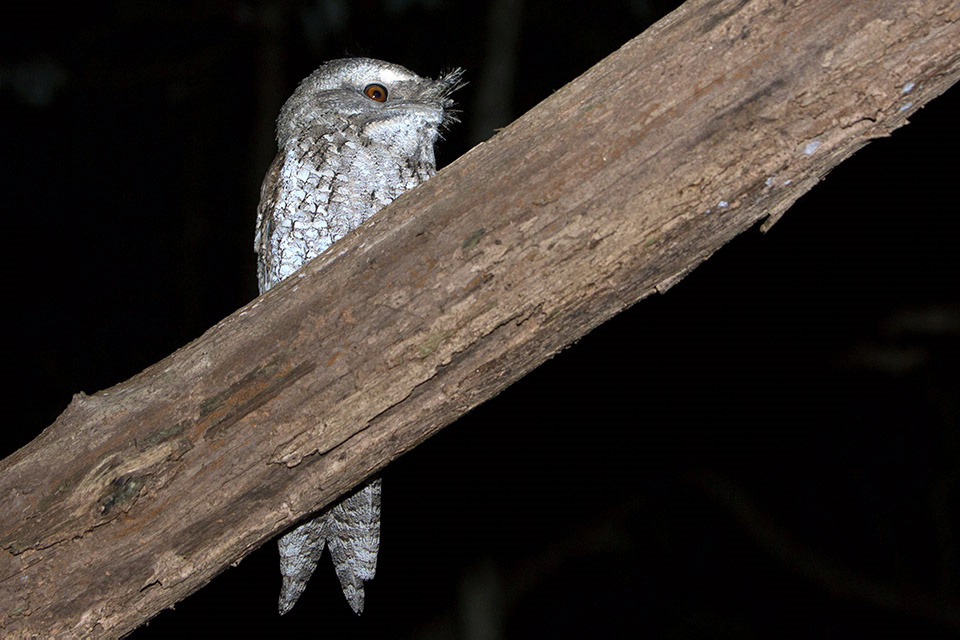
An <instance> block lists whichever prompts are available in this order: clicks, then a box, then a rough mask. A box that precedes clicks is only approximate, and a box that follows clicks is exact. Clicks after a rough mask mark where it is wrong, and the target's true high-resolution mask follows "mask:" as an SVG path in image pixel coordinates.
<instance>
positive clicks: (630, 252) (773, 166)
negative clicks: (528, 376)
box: [0, 0, 960, 637]
mask: <svg viewBox="0 0 960 640" xmlns="http://www.w3.org/2000/svg"><path fill="white" fill-rule="evenodd" d="M788 5H789V6H788ZM958 20H960V7H958V4H957V2H956V1H955V0H876V1H873V2H847V1H841V0H809V1H807V2H801V3H784V2H782V1H774V0H755V1H754V2H742V1H733V0H719V1H718V0H693V1H691V2H688V3H687V4H685V5H684V6H683V7H681V8H680V9H678V10H677V11H675V12H674V13H672V14H670V15H669V16H667V17H666V18H664V19H663V20H661V21H660V22H659V23H657V24H656V25H654V26H653V27H652V28H651V29H649V30H648V31H647V32H645V33H644V34H642V35H641V36H639V37H637V38H635V39H634V40H632V41H630V42H629V43H627V44H626V45H625V46H624V47H622V48H621V49H620V50H619V51H617V52H616V53H614V54H613V55H611V56H609V57H608V58H606V59H605V60H603V61H602V62H600V63H599V64H597V65H596V66H595V67H593V68H592V69H590V70H589V71H588V72H587V73H585V74H584V75H582V76H581V77H579V78H577V79H576V80H575V81H573V82H572V83H570V84H569V85H567V86H566V87H564V88H563V89H562V90H560V91H558V92H557V93H556V94H555V95H553V96H551V97H550V98H549V99H548V100H546V101H544V102H543V103H541V104H540V105H538V106H537V107H536V108H534V109H533V110H531V111H530V112H529V113H527V114H526V115H525V116H523V117H522V118H521V119H519V120H518V121H516V122H515V123H513V124H512V125H511V126H510V127H508V128H507V129H505V130H504V131H503V132H502V133H501V134H500V135H498V136H497V137H496V138H495V139H494V140H493V141H491V142H489V143H486V144H483V145H480V146H478V147H477V148H475V149H473V150H472V151H471V152H470V153H468V154H467V155H466V156H464V157H463V158H461V159H460V160H458V161H457V162H455V163H454V164H453V165H451V166H450V167H448V168H446V169H445V170H444V171H442V172H441V173H440V174H438V175H437V176H436V177H435V178H433V179H431V180H430V181H428V182H427V183H426V184H424V185H423V186H421V187H419V188H417V189H415V190H414V191H411V192H409V193H408V194H405V195H404V196H403V197H401V198H400V199H399V200H397V202H396V203H394V204H393V205H391V206H389V207H388V208H387V209H385V210H384V211H382V212H381V213H379V214H378V215H377V216H375V217H374V218H373V219H372V220H371V221H369V222H368V223H367V224H365V225H364V226H363V227H362V228H361V229H359V230H358V232H357V233H355V234H352V235H351V236H350V237H348V238H345V239H343V240H341V241H340V242H338V243H337V244H336V245H335V246H334V247H333V249H332V251H329V252H327V253H326V254H324V255H323V256H321V257H319V258H318V259H316V260H314V261H313V262H311V263H310V264H309V265H307V266H306V267H305V268H304V269H303V270H302V271H301V272H299V273H298V274H297V275H296V276H294V277H291V278H290V279H288V280H287V281H285V282H284V283H283V284H281V285H279V286H277V287H276V288H274V289H272V290H271V291H270V292H269V293H267V294H266V295H264V296H262V297H260V298H258V299H257V300H255V301H253V302H252V303H250V304H249V305H247V306H246V307H244V308H243V309H241V310H239V311H238V312H236V313H234V314H233V315H231V316H230V317H228V318H227V319H225V320H224V321H223V322H221V323H220V324H219V325H217V326H215V327H213V328H211V329H210V330H209V331H207V332H206V333H205V334H204V335H203V336H202V337H201V338H199V339H198V340H196V341H194V342H192V343H191V344H189V345H187V346H186V347H184V348H182V349H180V350H179V351H177V352H176V353H174V354H172V355H171V356H169V357H168V358H166V359H164V360H163V361H161V362H159V363H157V364H155V365H154V366H152V367H150V368H148V369H147V370H145V371H143V372H142V373H140V374H139V375H137V376H135V377H134V378H131V379H130V380H128V381H126V382H123V383H121V384H119V385H117V386H115V387H113V388H111V389H108V390H106V391H102V392H100V393H97V394H96V395H93V396H85V395H83V394H78V395H77V396H76V397H75V398H74V400H73V402H71V404H70V406H69V407H68V408H67V410H66V411H64V413H63V414H62V415H61V416H60V417H59V418H58V419H57V421H56V422H55V423H54V424H53V425H52V426H50V427H49V428H47V429H46V430H45V431H44V432H43V433H42V434H41V435H40V436H38V437H37V438H36V439H35V440H34V441H33V442H31V443H30V444H28V445H27V446H25V447H24V448H22V449H20V450H19V451H17V452H16V453H14V454H13V455H11V456H10V457H8V458H6V459H5V460H3V462H2V463H0V523H2V525H0V546H2V548H3V550H2V552H0V611H2V617H0V631H2V635H3V636H4V637H25V636H31V635H34V634H36V635H40V636H44V637H46V636H55V637H71V636H85V635H93V634H100V635H106V636H117V635H121V634H123V633H126V632H129V631H130V630H132V629H133V628H135V627H136V626H137V625H139V624H141V623H142V622H144V621H145V620H147V619H149V618H150V617H151V616H153V615H155V614H156V613H158V612H159V611H161V610H162V609H163V608H166V607H169V606H171V605H172V604H173V603H175V602H176V601H178V600H180V599H182V598H184V597H185V596H187V595H188V594H190V593H191V592H193V591H195V590H196V589H198V588H200V587H201V586H203V585H204V584H205V583H206V582H208V581H209V580H210V579H211V578H212V577H213V576H214V575H215V574H216V573H218V572H219V571H222V570H223V569H225V568H226V567H227V566H228V565H229V564H230V563H233V562H236V561H238V560H239V559H240V558H242V557H243V556H244V555H246V554H247V553H248V552H250V551H251V550H252V549H254V548H256V547H257V546H259V545H260V544H262V543H263V542H264V541H265V540H268V539H270V538H271V537H273V536H275V535H276V534H277V533H278V532H279V531H281V530H282V529H285V528H287V527H289V526H290V525H292V524H293V523H294V522H296V521H297V520H298V519H301V518H302V517H303V516H305V515H307V514H308V513H310V512H313V511H315V510H316V509H317V508H318V507H320V506H322V505H326V504H328V503H330V502H331V501H333V500H334V499H336V498H337V497H338V496H339V495H340V494H342V493H343V492H345V491H347V490H348V489H349V488H351V487H352V486H354V485H355V484H357V483H359V482H360V481H362V480H363V479H364V478H366V477H367V476H369V475H370V474H372V473H374V472H376V471H377V470H378V469H380V468H382V467H383V466H384V465H386V464H387V463H388V462H389V461H390V460H392V459H394V458H396V457H397V456H399V455H401V454H402V453H403V452H405V451H407V450H409V449H410V448H412V447H414V446H416V445H417V444H418V443H419V442H421V441H422V440H423V439H425V438H426V437H428V436H429V435H431V434H433V433H435V432H436V431H437V430H439V429H440V428H441V427H443V426H445V425H447V424H449V423H450V422H452V421H453V420H455V419H456V418H457V417H459V416H460V415H462V414H463V413H465V412H466V411H469V410H470V409H471V408H472V407H475V406H476V405H478V404H479V403H481V402H483V401H485V400H487V399H489V398H491V397H492V396H494V395H496V394H497V393H498V392H500V391H501V390H503V389H504V388H505V387H506V386H508V385H509V384H511V383H512V382H514V381H515V380H517V379H518V378H520V377H521V376H523V375H524V374H525V373H527V372H529V371H530V370H531V369H533V368H534V367H536V366H537V365H539V364H541V363H542V362H544V361H545V360H546V359H548V358H550V357H551V356H552V355H553V354H555V353H556V352H557V351H559V350H560V349H562V348H564V347H565V346H566V345H569V344H571V343H572V342H574V341H575V340H577V339H578V338H579V337H580V336H582V335H584V334H585V333H587V332H588V331H590V330H591V329H592V328H594V327H596V326H597V325H599V324H600V323H602V322H604V321H605V320H607V319H608V318H610V317H611V316H613V315H614V314H616V313H617V312H619V311H621V310H623V309H625V308H626V307H628V306H630V305H632V304H634V303H635V302H637V301H639V300H641V299H643V298H644V297H646V296H648V295H650V294H652V293H654V292H657V291H660V292H662V291H664V290H665V289H667V288H668V287H669V286H671V285H672V284H673V283H675V282H676V281H677V280H679V279H680V278H681V277H683V275H685V274H686V273H688V272H689V271H690V270H691V269H693V268H694V267H695V266H696V265H697V264H699V263H700V262H701V261H702V260H704V259H705V258H706V257H708V256H709V255H710V254H711V253H713V252H714V251H716V250H717V249H718V248H719V247H720V246H722V245H723V244H724V243H725V242H727V241H728V240H730V239H731V238H732V237H734V236H735V235H737V234H738V233H740V232H742V231H744V230H745V229H747V228H749V227H750V226H751V225H753V224H754V223H755V222H756V221H758V220H761V219H763V218H767V225H769V224H771V222H772V221H774V220H776V219H777V218H778V217H779V216H780V215H782V214H783V212H784V211H785V210H786V209H787V208H788V207H789V206H790V205H791V204H792V203H793V202H794V201H795V200H796V199H797V198H798V197H800V195H802V194H803V193H804V192H805V191H807V190H808V189H810V188H811V187H812V186H813V185H814V184H816V182H817V181H818V180H820V179H821V178H822V177H823V176H824V175H825V174H826V173H827V172H828V171H829V170H830V169H832V168H833V167H834V166H836V165H837V164H838V163H840V162H841V161H842V160H844V159H845V158H847V157H849V156H850V155H851V154H852V153H853V152H854V151H856V150H857V149H859V148H860V147H862V146H863V145H864V144H866V143H867V142H868V141H869V140H870V139H872V138H876V137H880V136H886V135H888V134H889V132H890V131H892V130H893V129H895V128H897V127H899V126H902V125H903V124H905V123H906V122H907V117H908V116H909V115H910V114H912V113H913V112H914V111H916V110H917V109H918V108H919V107H920V106H922V105H923V104H924V103H926V102H927V101H929V100H931V99H932V98H934V97H936V96H937V95H939V94H940V93H941V92H943V91H944V90H945V89H946V88H947V87H949V86H950V85H951V84H952V83H954V82H955V81H956V80H957V78H958V75H960V25H958Z"/></svg>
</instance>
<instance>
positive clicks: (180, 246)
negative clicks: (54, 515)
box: [0, 0, 960, 638]
mask: <svg viewBox="0 0 960 640" xmlns="http://www.w3.org/2000/svg"><path fill="white" fill-rule="evenodd" d="M90 4H91V3H83V4H82V5H81V3H77V7H81V6H82V8H74V9H69V10H53V9H51V8H49V5H43V6H44V7H47V8H46V9H44V10H18V9H17V8H15V7H14V6H12V5H8V6H7V8H5V9H3V10H2V13H0V18H2V20H0V110H2V114H3V118H2V121H0V145H2V150H3V152H2V162H3V166H2V168H3V172H2V174H0V176H2V177H0V180H2V185H3V194H4V198H3V200H2V207H3V214H4V222H5V227H6V233H7V237H8V239H7V241H6V243H5V247H4V257H5V262H6V269H5V277H4V280H3V282H4V287H3V289H4V299H5V308H6V310H7V311H6V313H5V315H6V316H7V317H8V319H9V320H10V322H9V324H8V329H7V331H6V332H5V336H6V338H5V344H6V349H7V352H8V354H9V355H8V358H7V362H8V367H7V376H6V377H7V380H6V382H5V383H4V388H5V390H6V393H7V401H6V403H5V406H6V407H7V409H6V411H7V416H6V420H5V422H6V424H7V425H8V427H7V429H5V430H4V438H3V446H2V449H0V455H7V454H9V453H10V452H12V451H14V450H15V449H16V448H18V447H20V446H22V445H23V444H25V443H26V442H28V441H29V440H30V439H32V438H33V437H35V436H36V435H37V434H38V433H39V432H40V431H41V430H42V429H43V428H44V427H45V426H47V425H48V424H50V423H51V422H52V421H53V420H54V419H55V417H56V416H57V415H58V414H59V413H60V412H61V411H62V410H63V409H64V408H65V407H66V405H67V403H68V401H69V399H70V396H71V395H72V394H73V393H75V392H77V391H81V390H82V391H85V392H87V393H93V392H95V391H97V390H100V389H103V388H106V387H109V386H111V385H114V384H116V383H118V382H121V381H122V380H124V379H126V378H128V377H129V376H131V375H133V374H135V373H137V372H138V371H140V370H141V369H143V368H144V367H146V366H147V365H149V364H151V363H153V362H155V361H157V360H159V359H160V358H162V357H164V356H166V355H167V354H169V353H170V352H171V351H173V350H174V349H176V348H178V347H180V346H182V345H184V344H186V343H187V342H189V341H190V340H192V339H194V338H196V337H197V336H199V335H200V334H201V333H202V332H203V331H204V330H205V329H207V328H208V327H210V326H211V325H213V324H215V323H216V322H218V321H219V320H220V319H222V318H223V317H224V316H226V315H228V314H229V313H231V312H232V311H234V310H235V309H237V308H238V307H240V306H242V305H243V304H245V303H246V302H248V301H249V300H251V299H252V298H253V297H254V296H255V295H256V284H255V275H254V271H255V268H254V254H253V251H252V246H253V224H254V217H255V213H254V212H255V208H256V203H257V199H258V189H259V182H260V179H261V177H262V175H263V173H264V171H265V169H266V167H267V165H268V164H269V162H270V159H271V157H272V154H273V152H274V142H273V139H272V130H271V129H272V124H273V119H274V118H275V116H276V113H277V112H278V110H279V107H280V104H281V103H282V101H283V100H284V99H285V98H286V96H287V95H289V93H290V92H291V91H292V89H293V87H294V86H295V85H296V83H297V82H298V81H299V80H300V79H301V78H302V77H304V76H306V75H307V74H308V73H309V72H310V71H312V70H313V68H315V67H316V66H317V65H318V64H319V63H320V62H322V61H324V60H326V59H330V58H335V57H342V56H344V55H369V56H373V57H378V58H383V59H386V60H390V61H392V62H397V63H400V64H403V65H405V66H408V67H410V68H411V69H413V70H415V71H417V72H419V73H421V74H425V75H436V74H437V73H438V72H440V71H441V70H443V69H446V68H450V67H454V66H460V67H464V68H465V69H466V70H467V79H468V80H469V81H470V82H471V84H470V85H469V86H467V87H466V88H465V89H463V90H462V91H461V92H459V93H458V95H457V97H458V98H459V101H460V103H461V104H460V106H461V108H462V110H463V112H462V114H461V120H462V123H461V124H460V125H457V126H456V127H454V128H453V129H452V130H451V131H450V132H449V133H448V135H447V140H446V141H445V142H443V143H442V145H441V147H440V150H439V160H440V164H446V163H448V162H450V161H451V160H452V159H454V158H456V157H457V156H459V155H461V154H462V153H464V152H465V151H466V150H467V149H469V148H470V146H472V145H473V144H476V143H477V142H479V141H481V140H484V139H486V138H488V137H489V136H490V135H492V133H493V129H494V128H495V127H500V126H503V125H505V124H507V123H508V122H510V121H511V120H513V119H514V118H516V117H517V116H519V115H520V114H522V113H523V112H524V111H526V110H527V109H529V108H530V107H532V106H533V105H535V104H536V103H537V102H538V101H540V100H542V99H543V98H545V97H547V96H549V95H550V94H551V93H552V92H553V91H555V90H557V89H559V88H560V87H561V86H562V85H563V84H564V83H566V82H568V81H569V80H571V79H573V78H574V77H576V76H577V75H578V74H580V73H581V72H583V71H584V70H586V69H587V68H588V67H589V66H590V65H592V64H594V63H595V62H597V61H599V60H600V59H601V58H602V57H603V56H605V55H606V54H608V53H610V52H612V51H613V50H615V49H616V48H617V47H619V46H620V45H621V44H623V43H624V42H625V41H626V40H628V39H629V38H630V37H632V36H634V35H636V34H638V33H640V32H641V31H642V30H643V29H644V28H646V26H648V25H649V24H650V23H652V22H653V21H655V20H656V19H658V18H660V17H661V16H662V15H664V14H665V13H666V12H667V11H669V10H670V9H672V8H673V7H674V6H675V5H676V4H678V3H676V2H644V1H642V0H633V1H627V0H621V1H612V0H611V1H605V2H603V3H596V2H582V3H577V2H559V3H558V2H547V1H546V0H527V2H524V3H520V2H514V3H510V2H452V1H443V0H419V1H416V0H378V1H374V0H367V1H355V2H348V1H347V0H340V1H328V2H322V1H314V2H306V1H303V2H294V1H291V2H270V3H250V2H247V3H244V2H227V1H220V2H218V1H216V0H204V1H196V2H191V3H183V4H182V5H181V4H174V3H169V4H168V3H134V2H131V3H110V2H103V3H93V5H92V7H91V6H87V5H90ZM598 7H602V9H598ZM494 16H499V17H496V18H495V17H494ZM958 98H960V95H958V93H957V89H956V88H954V89H952V90H951V91H950V92H948V93H947V94H946V95H944V96H943V97H941V98H939V99H937V100H935V101H934V102H933V103H931V104H930V106H928V107H927V108H925V109H924V110H922V111H920V112H918V113H917V114H916V115H915V116H914V117H913V118H912V120H913V123H912V124H910V125H909V126H907V127H905V128H902V129H900V130H898V131H897V132H895V133H894V135H893V136H892V137H891V138H889V139H884V140H879V141H875V142H873V143H871V144H870V145H869V146H868V147H867V148H866V149H864V150H862V151H860V152H859V153H857V154H856V155H855V156H854V157H853V158H852V159H851V160H849V161H848V162H846V163H844V164H843V165H841V166H840V167H839V168H838V169H836V170H835V171H834V172H832V173H831V174H830V175H829V177H828V178H827V179H826V180H825V181H824V182H823V183H822V184H820V185H819V186H818V187H817V188H815V189H814V190H813V191H812V192H811V193H809V194H808V195H806V196H804V197H803V198H802V199H801V200H800V201H799V202H798V204H797V205H796V206H795V207H794V208H793V209H791V211H790V212H788V213H787V215H786V216H785V217H784V218H783V219H782V220H781V221H780V222H779V223H778V224H777V225H776V226H775V227H774V228H773V229H772V231H770V232H769V233H768V234H766V235H763V234H761V233H760V232H759V231H758V230H752V231H750V232H748V233H746V234H744V235H743V236H741V237H740V238H738V239H737V240H735V241H733V242H731V243H730V244H729V245H728V246H727V247H725V248H724V249H723V250H721V251H720V252H719V253H718V254H717V255H715V256H714V257H713V258H711V259H710V260H709V261H707V262H706V263H705V264H704V265H703V266H701V267H700V268H699V269H698V270H697V271H695V272H694V273H693V274H692V275H691V276H689V277H688V278H687V279H685V280H684V281H682V282H681V283H680V284H678V285H677V286H676V287H675V288H673V289H671V290H670V291H669V292H667V294H666V295H663V296H657V297H654V298H651V299H648V300H646V301H644V302H643V303H642V304H639V305H637V306H636V307H634V308H633V309H631V310H629V311H628V312H625V313H623V314H621V315H620V316H618V317H617V318H615V319H614V320H612V321H611V322H609V323H607V324H606V325H604V326H602V327H600V328H599V329H597V330H596V331H594V332H593V333H591V334H590V335H588V336H586V337H585V338H584V339H583V340H581V341H580V342H579V343H578V344H577V345H575V346H574V347H572V348H570V349H568V350H566V351H564V352H563V353H562V354H560V355H559V356H557V357H556V358H554V359H553V360H551V361H550V362H549V363H547V364H546V365H544V366H543V367H541V368H540V369H538V370H537V371H535V372H533V373H532V374H530V375H529V376H527V377H526V378H525V379H523V380H521V381H520V382H519V383H518V384H516V385H514V386H513V387H511V388H510V389H508V390H507V391H506V392H504V393H503V394H501V395H500V396H499V397H497V398H496V399H494V400H492V401H490V402H488V403H487V404H485V405H483V406H481V407H480V408H479V409H477V410H476V411H474V412H473V413H471V414H470V415H468V416H466V417H464V418H463V419H462V420H460V421H458V422H457V423H455V424H453V425H451V426H450V427H449V428H447V429H446V430H444V431H443V432H441V433H440V434H439V435H437V436H436V437H434V438H433V439H432V440H430V441H428V442H427V443H425V444H424V445H422V446H421V447H419V448H418V449H416V450H415V451H413V452H412V453H410V454H408V455H406V456H405V457H404V458H402V459H400V460H398V461H397V462H396V463H394V464H393V465H391V466H390V467H389V468H388V469H387V470H386V472H385V473H384V503H383V538H382V545H383V547H382V550H381V555H380V562H379V567H378V576H377V578H376V579H375V580H374V581H373V582H372V583H368V585H367V594H368V598H367V611H366V613H364V615H363V616H362V617H360V618H357V617H355V616H354V615H353V614H352V613H351V612H350V610H349V608H348V607H347V605H346V603H345V602H344V600H343V598H342V596H341V595H340V593H339V586H338V584H337V581H336V577H335V575H334V572H333V570H332V568H331V567H330V564H329V560H327V559H324V560H322V562H321V565H320V568H319V569H318V571H317V575H316V576H315V577H314V579H313V581H312V583H311V586H310V588H309V589H308V590H307V592H306V593H305V594H304V596H303V598H302V599H301V600H300V602H299V603H298V604H297V606H296V608H295V609H294V610H293V611H292V612H291V613H290V614H288V615H287V616H284V617H283V618H279V617H278V616H277V614H276V599H277V593H278V590H279V585H280V576H279V572H278V569H277V566H276V565H277V554H276V548H275V545H274V544H273V543H272V542H270V543H267V544H265V545H264V546H263V547H261V548H260V549H259V550H258V551H256V552H254V553H253V554H251V555H250V556H248V557H247V558H245V559H244V560H243V561H242V562H241V563H240V565H239V566H237V567H236V568H232V569H229V570H227V571H225V572H224V573H222V574H221V575H220V576H218V577H217V578H216V579H215V580H213V582H212V583H211V584H210V585H208V586H207V587H206V588H204V589H202V590H201V591H200V592H198V593H197V594H195V595H193V596H191V597H190V598H188V599H187V600H185V601H183V602H181V603H179V604H178V605H177V607H176V609H175V610H173V611H166V612H164V613H162V614H160V615H159V616H157V617H156V618H155V619H154V620H152V621H151V622H150V623H149V625H148V626H145V627H142V628H140V629H139V630H138V631H137V632H136V633H135V634H134V635H133V637H135V638H169V637H178V636H179V635H182V634H184V633H191V632H199V633H204V634H207V633H211V634H224V635H231V636H233V635H244V634H246V635H255V636H263V637H269V636H280V635H281V634H294V633H299V632H308V633H311V634H317V635H318V636H319V635H322V636H325V637H365V636H373V637H418V638H446V637H465V638H470V637H475V638H480V637H497V636H498V634H499V636H501V637H511V638H525V637H530V636H540V637H552V636H559V635H587V636H588V637H623V636H631V635H633V636H639V635H644V636H651V637H666V638H670V637H685V638H687V637H707V638H717V637H729V638H743V637H747V638H748V637H758V638H768V637H824V638H828V637H835V638H847V637H858V636H866V635H869V636H870V637H903V638H941V637H953V636H955V635H956V634H957V633H958V631H960V602H958V590H960V587H958V578H960V575H958V566H960V558H958V551H960V530H958V528H957V527H958V521H960V519H958V517H957V515H958V514H957V511H958V508H957V500H958V492H960V487H958V484H960V483H958V460H960V431H958V421H957V413H958V391H957V390H958V388H960V384H958V377H960V376H958V364H957V363H958V357H960V348H958V345H960V287H958V286H957V277H956V273H957V272H958V266H960V264H958V263H960V260H958V252H957V249H956V246H957V222H956V220H957V215H958V207H957V204H956V203H957V184H958V180H957V162H956V151H957V142H958V136H957V125H956V116H957V114H958V113H960V110H958V108H957V107H958Z"/></svg>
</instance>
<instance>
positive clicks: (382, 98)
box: [363, 82, 387, 102]
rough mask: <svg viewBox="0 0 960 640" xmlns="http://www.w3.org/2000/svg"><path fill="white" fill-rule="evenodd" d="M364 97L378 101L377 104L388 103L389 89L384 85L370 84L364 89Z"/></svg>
mask: <svg viewBox="0 0 960 640" xmlns="http://www.w3.org/2000/svg"><path fill="white" fill-rule="evenodd" d="M363 95H365V96H367V97H368V98H370V99H371V100H376V101H377V102H386V101H387V88H386V87H385V86H383V85H382V84H377V83H375V82H374V83H373V84H368V85H367V86H365V87H364V88H363Z"/></svg>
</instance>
